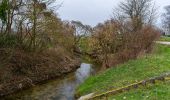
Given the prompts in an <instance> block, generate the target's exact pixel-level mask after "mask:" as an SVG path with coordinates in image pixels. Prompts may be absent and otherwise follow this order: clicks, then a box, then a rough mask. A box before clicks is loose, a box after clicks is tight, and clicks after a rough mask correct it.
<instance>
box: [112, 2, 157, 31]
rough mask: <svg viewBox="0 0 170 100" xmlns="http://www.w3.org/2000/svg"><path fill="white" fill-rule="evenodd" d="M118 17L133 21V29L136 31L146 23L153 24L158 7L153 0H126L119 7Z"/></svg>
mask: <svg viewBox="0 0 170 100" xmlns="http://www.w3.org/2000/svg"><path fill="white" fill-rule="evenodd" d="M117 11H118V14H115V13H116V12H114V14H115V15H117V16H116V17H119V19H123V20H126V21H130V22H131V23H132V30H133V31H136V30H139V29H141V28H142V26H143V25H144V24H152V23H153V20H154V17H155V14H156V8H155V5H154V3H153V0H125V1H123V2H121V3H120V5H119V7H118V8H117Z"/></svg>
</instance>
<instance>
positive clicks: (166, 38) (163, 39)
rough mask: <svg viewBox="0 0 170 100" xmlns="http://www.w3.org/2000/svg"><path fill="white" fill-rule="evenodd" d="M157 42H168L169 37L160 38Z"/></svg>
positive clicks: (169, 40)
mask: <svg viewBox="0 0 170 100" xmlns="http://www.w3.org/2000/svg"><path fill="white" fill-rule="evenodd" d="M159 41H165V42H170V37H168V36H161V38H160V40H159Z"/></svg>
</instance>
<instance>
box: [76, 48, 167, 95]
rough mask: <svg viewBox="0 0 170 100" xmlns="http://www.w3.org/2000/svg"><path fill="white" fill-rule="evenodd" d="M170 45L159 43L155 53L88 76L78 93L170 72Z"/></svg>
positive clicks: (122, 84) (118, 85) (105, 88)
mask: <svg viewBox="0 0 170 100" xmlns="http://www.w3.org/2000/svg"><path fill="white" fill-rule="evenodd" d="M169 62H170V47H168V46H164V45H157V46H156V47H155V51H154V52H153V54H150V55H146V56H144V57H142V58H139V59H137V60H131V61H128V62H127V63H124V64H120V65H118V66H116V67H113V68H110V69H108V70H107V71H105V72H103V73H100V74H98V75H96V76H92V77H90V78H88V79H87V80H86V81H85V82H84V83H83V84H81V85H80V86H79V87H78V89H77V92H76V93H77V94H78V95H85V94H88V93H91V92H96V91H97V92H99V93H100V92H103V91H106V90H109V89H117V88H119V87H122V86H125V85H129V84H131V83H134V82H137V81H141V80H144V79H147V78H150V77H154V76H159V75H161V74H163V73H167V72H170V63H169Z"/></svg>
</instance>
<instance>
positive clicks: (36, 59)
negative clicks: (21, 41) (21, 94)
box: [0, 48, 81, 98]
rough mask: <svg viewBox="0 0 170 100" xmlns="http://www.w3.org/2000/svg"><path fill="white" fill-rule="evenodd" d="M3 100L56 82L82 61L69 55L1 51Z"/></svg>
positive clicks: (0, 89) (50, 51)
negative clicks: (49, 81) (8, 96)
mask: <svg viewBox="0 0 170 100" xmlns="http://www.w3.org/2000/svg"><path fill="white" fill-rule="evenodd" d="M0 55H1V56H0V60H1V65H0V97H1V98H2V97H4V96H6V95H9V94H13V93H16V92H18V91H21V90H24V89H28V88H30V87H33V86H35V85H37V84H40V83H44V82H46V81H47V80H52V79H56V78H58V77H60V76H62V75H65V74H68V73H70V72H73V71H75V70H76V69H77V68H79V67H80V64H81V63H80V59H79V57H78V56H74V55H72V54H70V53H68V52H66V53H61V52H59V50H55V49H53V50H48V51H44V52H41V53H31V52H25V51H22V50H19V49H15V50H11V49H7V48H5V49H0Z"/></svg>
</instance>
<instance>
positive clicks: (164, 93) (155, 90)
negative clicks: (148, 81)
mask: <svg viewBox="0 0 170 100" xmlns="http://www.w3.org/2000/svg"><path fill="white" fill-rule="evenodd" d="M125 98H126V100H170V81H169V82H165V83H163V82H161V83H157V84H155V85H150V86H147V87H141V88H139V89H137V90H131V91H129V92H125V93H122V94H118V95H115V96H112V97H110V98H109V100H123V99H125Z"/></svg>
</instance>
